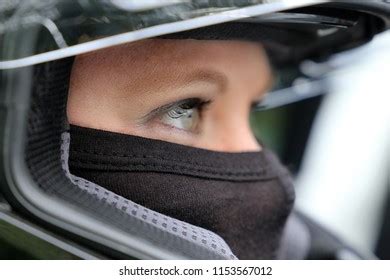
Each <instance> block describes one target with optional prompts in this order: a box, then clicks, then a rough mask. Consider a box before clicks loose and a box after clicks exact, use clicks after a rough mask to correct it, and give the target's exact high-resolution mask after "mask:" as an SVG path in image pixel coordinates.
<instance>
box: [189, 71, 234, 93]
mask: <svg viewBox="0 0 390 280" xmlns="http://www.w3.org/2000/svg"><path fill="white" fill-rule="evenodd" d="M193 82H208V83H212V84H215V85H217V86H218V90H219V91H220V92H225V90H226V88H227V86H228V84H229V79H228V77H227V76H226V75H225V74H223V73H221V72H218V71H216V70H210V69H200V70H196V71H195V72H192V73H190V74H189V75H187V77H186V78H185V79H184V81H183V85H184V86H186V85H189V84H191V83H193Z"/></svg>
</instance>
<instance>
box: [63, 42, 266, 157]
mask: <svg viewBox="0 0 390 280" xmlns="http://www.w3.org/2000/svg"><path fill="white" fill-rule="evenodd" d="M271 81H272V76H271V69H270V66H269V64H268V60H267V57H266V54H265V52H264V49H263V48H262V46H261V45H260V44H257V43H251V42H243V41H203V40H167V39H152V40H144V41H140V42H136V43H130V44H125V45H120V46H116V47H111V48H107V49H103V50H99V51H96V52H92V53H89V54H84V55H80V56H77V57H76V58H75V62H74V65H73V69H72V74H71V82H70V89H69V98H68V106H67V115H68V120H69V122H70V123H71V124H75V125H79V126H83V127H90V128H95V129H101V130H107V131H113V132H119V133H124V134H130V135H137V136H141V137H146V138H153V139H160V140H164V141H168V142H174V143H178V144H183V145H187V146H192V147H197V148H203V149H209V150H213V151H223V152H248V151H259V150H261V147H260V145H259V144H258V142H257V141H256V139H255V137H254V135H253V133H252V131H251V128H250V123H249V114H250V111H251V106H252V104H253V103H254V102H256V101H259V100H260V99H261V98H262V97H263V96H264V94H265V93H266V91H267V90H268V88H269V86H270V83H271ZM188 98H198V99H201V100H204V101H207V105H205V106H204V107H202V108H201V109H199V119H198V120H197V121H196V127H195V128H191V129H181V128H178V127H176V126H175V125H171V124H167V123H166V122H164V118H163V117H162V115H163V114H164V113H163V112H162V113H161V112H159V114H160V115H158V114H157V116H156V115H153V117H150V114H151V112H156V110H157V111H158V109H157V108H160V107H161V106H163V107H164V105H167V104H170V103H172V102H176V101H180V100H183V99H188ZM197 112H198V111H197Z"/></svg>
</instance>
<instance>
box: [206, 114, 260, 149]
mask: <svg viewBox="0 0 390 280" xmlns="http://www.w3.org/2000/svg"><path fill="white" fill-rule="evenodd" d="M246 116H247V114H238V113H237V114H234V113H231V114H230V116H229V117H219V118H218V119H217V120H215V122H214V126H213V127H212V128H211V129H210V130H209V131H206V134H207V135H205V138H206V139H207V143H206V144H205V146H206V148H207V149H211V150H214V151H221V152H256V151H260V150H261V145H260V144H259V142H258V141H257V139H256V137H255V136H254V134H253V132H252V129H251V126H250V122H249V118H246Z"/></svg>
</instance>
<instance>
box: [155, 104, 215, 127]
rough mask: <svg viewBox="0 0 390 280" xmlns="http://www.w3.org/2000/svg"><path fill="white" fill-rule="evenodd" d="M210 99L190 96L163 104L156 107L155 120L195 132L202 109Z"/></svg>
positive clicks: (198, 125) (199, 121)
mask: <svg viewBox="0 0 390 280" xmlns="http://www.w3.org/2000/svg"><path fill="white" fill-rule="evenodd" d="M209 103H210V101H205V100H202V99H199V98H190V99H186V100H182V101H179V102H175V103H173V104H169V105H167V106H163V108H159V109H158V114H157V116H155V117H154V119H155V120H157V121H158V122H160V123H161V124H163V125H166V126H169V127H173V128H176V129H180V130H184V131H188V132H197V131H198V130H199V127H200V123H201V116H202V111H203V110H204V109H205V107H206V105H207V104H209Z"/></svg>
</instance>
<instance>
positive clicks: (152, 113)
mask: <svg viewBox="0 0 390 280" xmlns="http://www.w3.org/2000/svg"><path fill="white" fill-rule="evenodd" d="M191 101H193V102H196V105H195V106H194V108H199V107H200V106H199V105H201V106H205V105H207V104H209V103H211V102H212V101H211V100H203V99H202V98H197V97H195V98H187V99H183V100H179V101H175V102H172V103H169V104H166V105H163V106H160V107H158V108H156V109H153V110H152V111H150V112H149V113H148V114H146V115H145V116H144V117H142V118H141V124H145V123H147V122H148V121H150V120H152V119H154V118H156V117H158V116H161V115H162V114H164V113H167V112H168V111H170V110H172V109H173V108H175V107H178V106H180V105H183V104H186V103H189V102H191Z"/></svg>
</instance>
